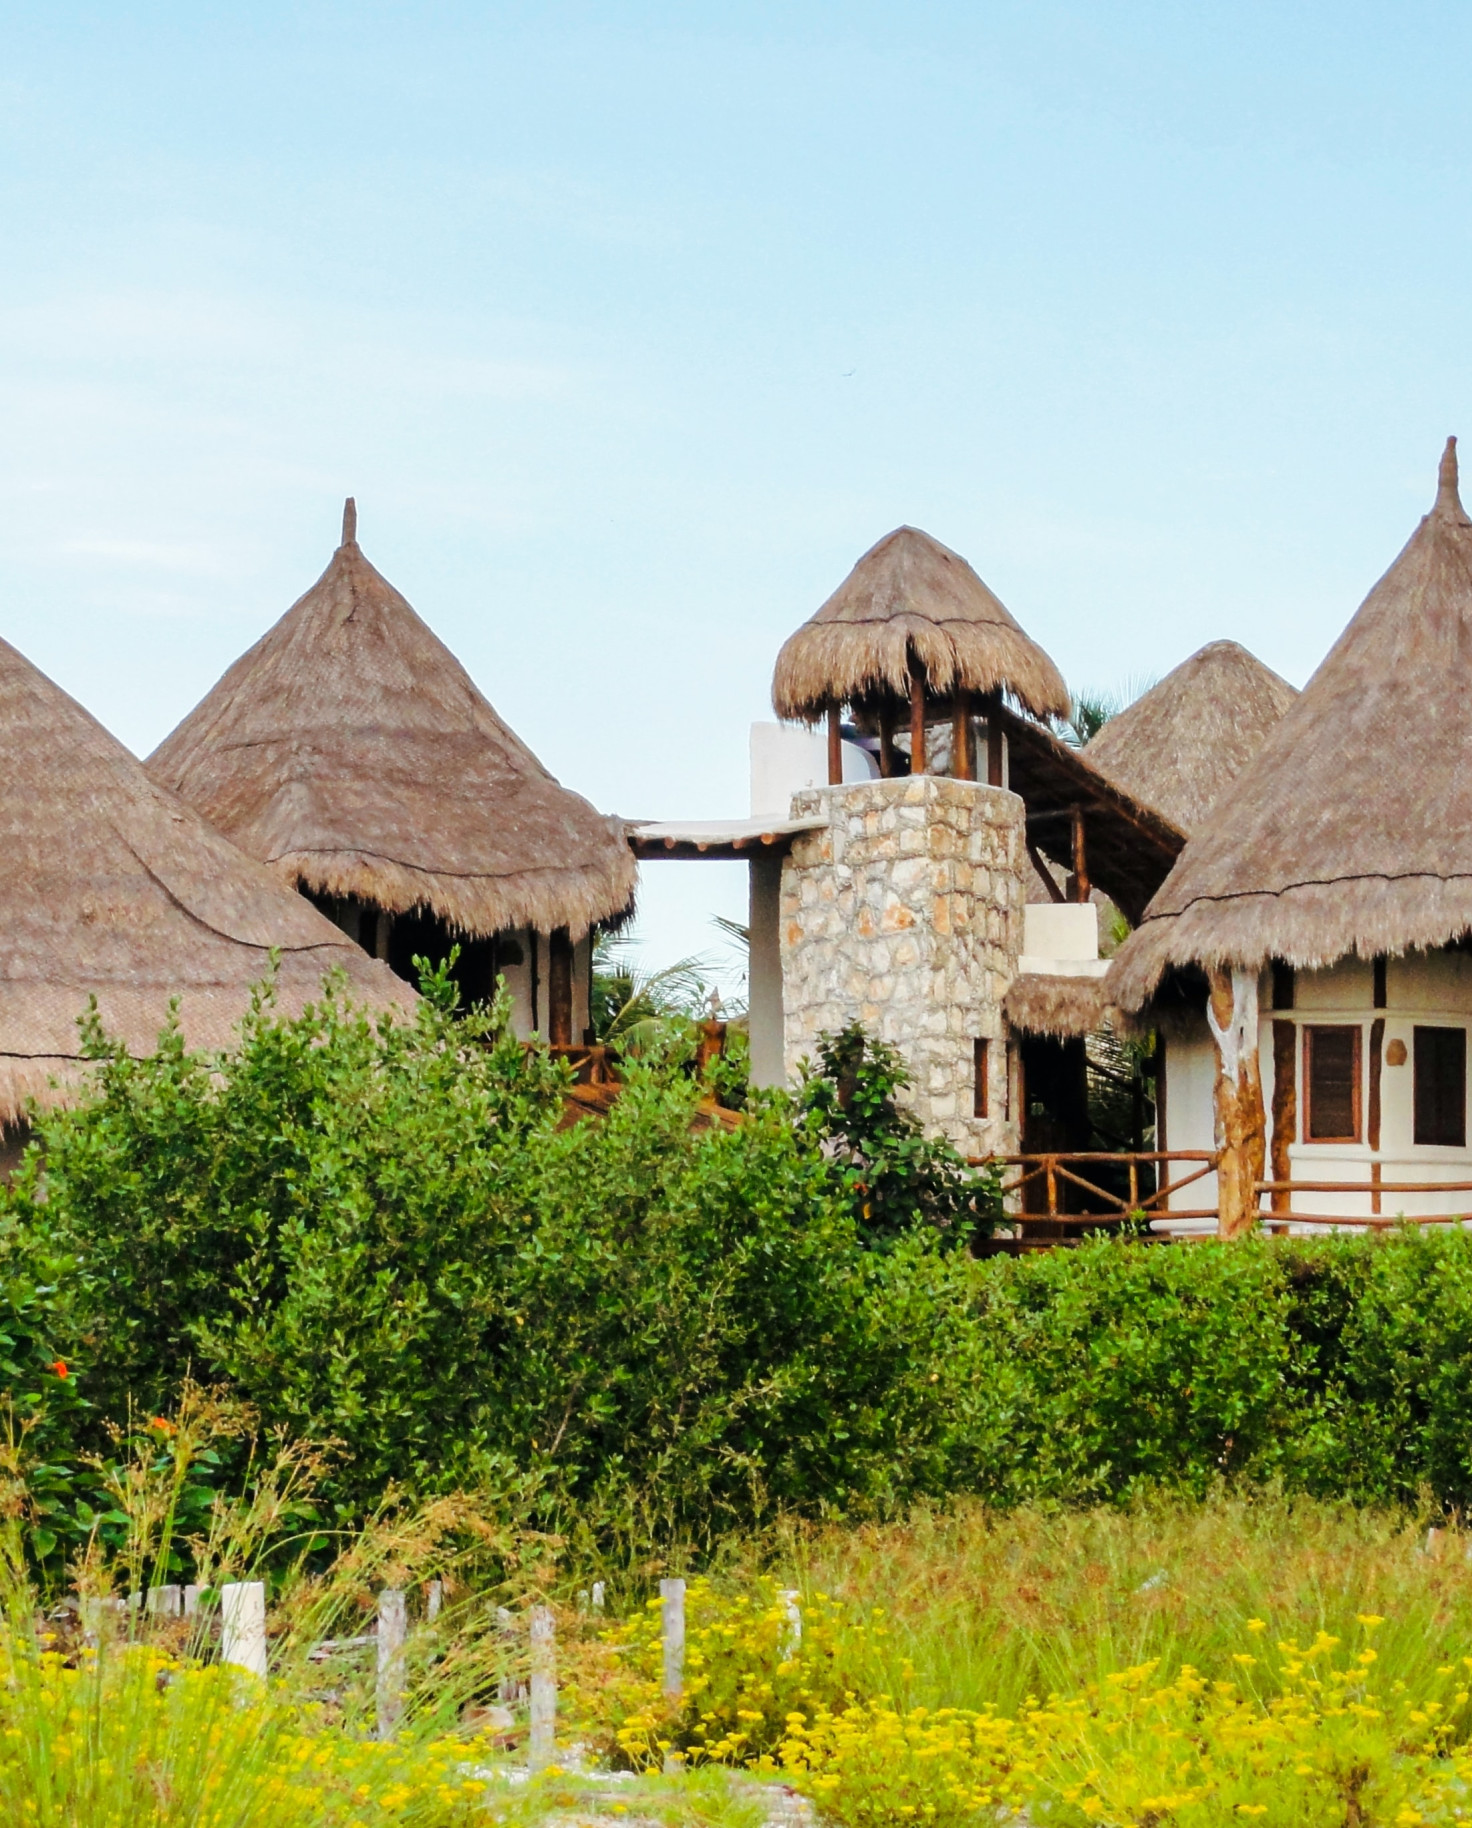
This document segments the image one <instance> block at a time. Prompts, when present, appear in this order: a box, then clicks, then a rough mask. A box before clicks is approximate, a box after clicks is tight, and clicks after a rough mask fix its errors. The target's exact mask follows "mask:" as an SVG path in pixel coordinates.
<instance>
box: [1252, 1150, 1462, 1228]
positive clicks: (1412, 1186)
mask: <svg viewBox="0 0 1472 1828" xmlns="http://www.w3.org/2000/svg"><path fill="white" fill-rule="evenodd" d="M1299 1193H1307V1194H1312V1193H1337V1194H1346V1193H1347V1194H1353V1195H1355V1196H1357V1197H1358V1198H1360V1199H1368V1201H1369V1205H1370V1210H1369V1211H1368V1212H1366V1213H1343V1212H1302V1211H1300V1210H1299V1209H1298V1208H1297V1207H1296V1206H1294V1205H1293V1204H1292V1200H1293V1196H1294V1195H1295V1194H1299ZM1407 1193H1411V1194H1420V1195H1422V1196H1425V1195H1437V1194H1440V1195H1446V1194H1448V1193H1461V1194H1472V1181H1385V1180H1381V1178H1380V1164H1379V1163H1378V1162H1372V1163H1371V1164H1370V1178H1369V1180H1367V1181H1310V1180H1297V1179H1294V1180H1286V1181H1259V1182H1258V1183H1257V1197H1258V1200H1259V1202H1260V1201H1261V1200H1262V1197H1263V1195H1264V1194H1266V1195H1268V1197H1269V1198H1270V1199H1271V1201H1272V1206H1271V1208H1270V1209H1269V1210H1267V1211H1260V1212H1259V1215H1258V1216H1259V1217H1260V1219H1261V1221H1262V1223H1263V1225H1264V1226H1266V1227H1267V1228H1268V1229H1269V1230H1270V1231H1272V1230H1279V1229H1283V1228H1286V1227H1287V1226H1288V1225H1358V1226H1361V1227H1368V1228H1369V1229H1370V1230H1371V1231H1388V1230H1389V1229H1390V1227H1391V1226H1392V1225H1402V1224H1404V1225H1464V1224H1467V1223H1469V1222H1472V1200H1469V1201H1468V1202H1467V1206H1468V1210H1466V1211H1463V1212H1413V1213H1402V1212H1401V1211H1399V1210H1398V1209H1397V1208H1396V1206H1395V1198H1394V1196H1395V1195H1396V1194H1407ZM1387 1196H1389V1200H1390V1206H1391V1210H1390V1211H1389V1212H1387V1211H1386V1210H1385V1204H1386V1199H1387Z"/></svg>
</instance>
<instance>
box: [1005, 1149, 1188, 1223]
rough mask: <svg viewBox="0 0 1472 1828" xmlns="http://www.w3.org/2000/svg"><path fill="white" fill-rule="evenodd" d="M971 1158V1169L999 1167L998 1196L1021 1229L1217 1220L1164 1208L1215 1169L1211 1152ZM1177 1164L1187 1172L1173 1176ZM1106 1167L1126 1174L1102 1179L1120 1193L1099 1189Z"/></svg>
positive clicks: (1084, 1152)
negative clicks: (1136, 1220)
mask: <svg viewBox="0 0 1472 1828" xmlns="http://www.w3.org/2000/svg"><path fill="white" fill-rule="evenodd" d="M970 1160H971V1165H972V1167H975V1168H980V1167H987V1166H991V1167H998V1168H1001V1169H1002V1171H1003V1172H1002V1194H1003V1197H1004V1198H1005V1199H1006V1200H1007V1202H1008V1207H1009V1216H1010V1217H1012V1218H1013V1219H1015V1220H1016V1221H1020V1222H1021V1223H1022V1225H1023V1227H1024V1229H1025V1228H1026V1226H1027V1224H1028V1223H1029V1221H1032V1222H1036V1221H1038V1220H1058V1221H1062V1220H1066V1221H1067V1223H1068V1224H1069V1225H1070V1226H1081V1227H1090V1226H1094V1227H1097V1226H1101V1225H1120V1224H1123V1223H1124V1222H1125V1221H1127V1220H1128V1219H1130V1218H1132V1217H1134V1216H1135V1215H1136V1214H1141V1215H1143V1216H1144V1217H1145V1218H1147V1219H1150V1218H1171V1219H1214V1218H1215V1217H1216V1207H1215V1206H1201V1207H1186V1208H1182V1207H1172V1206H1168V1202H1169V1200H1170V1197H1171V1195H1172V1194H1175V1193H1179V1192H1180V1190H1181V1189H1182V1188H1183V1187H1189V1186H1190V1185H1191V1184H1192V1182H1193V1181H1199V1180H1202V1179H1204V1177H1205V1176H1206V1175H1208V1174H1210V1173H1211V1172H1212V1170H1213V1169H1214V1168H1215V1167H1216V1163H1217V1157H1216V1152H1215V1151H1214V1150H1211V1149H1145V1150H1138V1151H1134V1152H1119V1153H1114V1152H1111V1151H1107V1150H1076V1151H1068V1152H1064V1151H1057V1150H1054V1151H1049V1152H1047V1153H1043V1154H1029V1155H989V1156H972V1157H971V1158H970ZM1176 1163H1180V1164H1181V1165H1182V1166H1183V1168H1186V1169H1188V1170H1189V1171H1188V1172H1185V1173H1181V1174H1177V1175H1175V1176H1174V1178H1172V1172H1171V1170H1172V1167H1173V1165H1174V1164H1176ZM1109 1167H1116V1168H1118V1167H1122V1168H1123V1169H1124V1170H1125V1172H1124V1174H1123V1176H1117V1175H1109V1176H1108V1177H1107V1178H1109V1179H1111V1180H1116V1181H1118V1180H1121V1179H1122V1180H1123V1183H1124V1185H1123V1188H1122V1189H1121V1188H1120V1187H1118V1186H1115V1187H1106V1186H1101V1185H1100V1180H1099V1176H1100V1171H1101V1170H1103V1169H1106V1168H1109ZM1013 1170H1015V1172H1009V1171H1013ZM1081 1170H1084V1172H1081ZM1091 1176H1092V1177H1093V1178H1091ZM1147 1182H1148V1183H1150V1184H1149V1185H1146V1184H1145V1183H1147Z"/></svg>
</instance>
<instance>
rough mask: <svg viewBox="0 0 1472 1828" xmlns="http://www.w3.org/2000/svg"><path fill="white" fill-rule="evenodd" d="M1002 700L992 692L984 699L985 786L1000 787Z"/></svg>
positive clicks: (997, 694) (999, 695)
mask: <svg viewBox="0 0 1472 1828" xmlns="http://www.w3.org/2000/svg"><path fill="white" fill-rule="evenodd" d="M1001 711H1002V698H1001V694H1000V693H999V692H992V693H990V694H989V695H988V697H987V699H986V784H987V786H988V787H1000V786H1001V785H1002V717H1001Z"/></svg>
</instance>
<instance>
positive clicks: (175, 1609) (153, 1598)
mask: <svg viewBox="0 0 1472 1828" xmlns="http://www.w3.org/2000/svg"><path fill="white" fill-rule="evenodd" d="M183 1597H184V1596H183V1594H182V1593H180V1591H179V1589H178V1588H177V1587H173V1586H170V1587H150V1588H149V1589H148V1599H147V1602H146V1604H147V1609H148V1611H149V1612H151V1613H153V1614H154V1615H155V1616H156V1617H159V1618H166V1619H176V1618H178V1617H180V1615H181V1614H182V1612H183V1610H184V1607H183Z"/></svg>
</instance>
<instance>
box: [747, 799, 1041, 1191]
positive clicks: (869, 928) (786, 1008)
mask: <svg viewBox="0 0 1472 1828" xmlns="http://www.w3.org/2000/svg"><path fill="white" fill-rule="evenodd" d="M792 813H793V816H794V817H795V818H805V817H812V816H814V815H816V814H823V813H826V814H827V815H828V821H829V822H828V825H827V827H826V828H825V829H823V830H819V831H811V832H803V833H801V834H799V836H798V837H797V838H796V839H794V841H793V845H792V851H791V854H790V855H789V857H788V859H787V861H786V863H785V864H784V866H783V870H782V906H781V938H782V1001H783V1034H784V1042H785V1056H786V1067H787V1074H788V1077H789V1079H795V1077H796V1074H797V1067H798V1063H799V1062H800V1061H801V1060H802V1059H803V1058H804V1057H805V1056H806V1057H814V1056H815V1055H816V1050H817V1039H818V1036H819V1035H820V1034H823V1033H824V1032H825V1031H827V1032H831V1031H833V1030H835V1029H839V1028H842V1027H843V1026H844V1025H845V1024H846V1023H848V1022H851V1021H853V1020H855V1018H857V1020H859V1021H860V1022H862V1023H863V1025H864V1027H865V1028H866V1029H868V1030H869V1032H870V1033H871V1034H875V1035H878V1036H879V1038H880V1039H881V1040H884V1041H888V1042H891V1043H892V1044H893V1045H894V1046H895V1047H897V1048H898V1049H899V1051H900V1054H901V1056H902V1057H903V1059H904V1060H905V1063H906V1065H907V1066H908V1067H909V1070H910V1073H911V1075H912V1077H913V1082H914V1083H913V1085H912V1086H911V1088H910V1090H909V1093H908V1095H907V1102H908V1103H909V1105H910V1108H911V1109H912V1110H913V1111H914V1112H915V1115H916V1116H917V1117H918V1118H919V1120H920V1122H921V1123H922V1124H923V1125H924V1127H925V1129H926V1130H927V1131H929V1132H930V1133H932V1134H940V1135H944V1136H947V1137H949V1138H950V1140H951V1141H952V1142H953V1143H955V1145H956V1146H957V1148H959V1149H961V1150H962V1151H964V1152H965V1153H968V1154H985V1153H992V1152H996V1153H1011V1152H1013V1151H1015V1150H1016V1148H1017V1125H1016V1122H1015V1121H1014V1120H1013V1119H1012V1118H1009V1116H1008V1115H1007V1106H1008V1087H1007V1080H1008V1068H1007V1046H1006V1028H1005V1024H1004V1023H1003V1020H1002V998H1003V997H1004V996H1005V995H1006V992H1007V988H1008V986H1009V985H1010V984H1011V982H1012V979H1013V977H1014V976H1015V975H1016V971H1017V958H1018V954H1019V953H1020V952H1021V950H1022V910H1023V903H1024V901H1025V899H1026V891H1025V886H1024V875H1023V872H1024V868H1025V856H1026V853H1025V849H1024V840H1023V810H1022V801H1021V800H1020V799H1018V797H1017V796H1016V795H1015V794H1013V793H1008V792H1006V791H1005V790H1003V789H1002V788H998V787H984V786H980V785H978V784H977V783H975V782H971V781H953V780H949V779H946V778H943V777H940V776H935V775H920V776H916V777H914V778H913V779H912V778H904V779H899V780H889V781H859V782H853V783H851V784H849V785H847V786H844V787H818V788H809V789H807V790H805V791H804V792H802V793H799V794H796V795H795V796H794V797H793V801H792ZM978 1039H985V1040H987V1041H989V1042H990V1043H991V1047H990V1050H989V1058H988V1073H987V1078H988V1115H987V1116H986V1117H985V1118H978V1117H977V1116H976V1115H975V1112H974V1105H975V1098H974V1087H975V1071H976V1069H975V1059H976V1055H975V1043H976V1041H977V1040H978Z"/></svg>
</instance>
